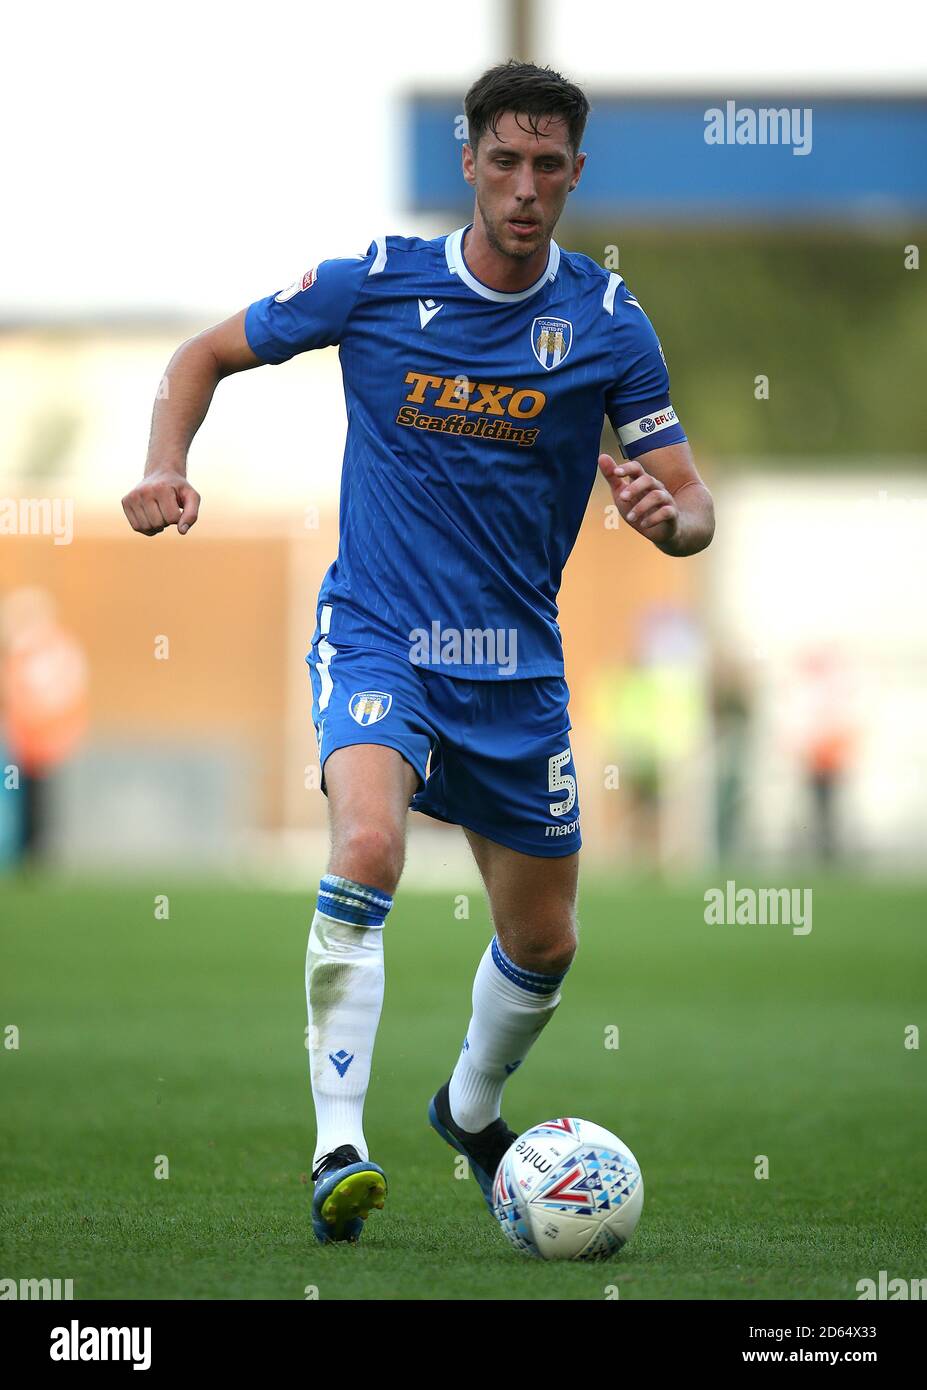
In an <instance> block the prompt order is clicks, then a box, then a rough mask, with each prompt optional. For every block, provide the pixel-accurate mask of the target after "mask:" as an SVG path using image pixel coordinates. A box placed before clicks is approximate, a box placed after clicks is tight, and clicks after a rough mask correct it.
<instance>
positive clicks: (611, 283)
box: [602, 270, 624, 314]
mask: <svg viewBox="0 0 927 1390" xmlns="http://www.w3.org/2000/svg"><path fill="white" fill-rule="evenodd" d="M623 284H624V280H623V278H622V277H621V276H620V275H618V274H616V273H615V271H614V270H613V271H612V273H611V275H609V277H608V284H607V285H606V287H605V296H604V298H603V300H602V308H603V309H604V310H605V312H606V313H607V314H614V312H615V292H616V291H617V289H618V286H619V285H623Z"/></svg>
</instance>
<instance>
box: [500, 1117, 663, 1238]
mask: <svg viewBox="0 0 927 1390" xmlns="http://www.w3.org/2000/svg"><path fill="white" fill-rule="evenodd" d="M492 1195H493V1212H494V1213H495V1216H496V1219H497V1221H498V1222H499V1225H500V1226H501V1227H502V1229H503V1231H504V1232H505V1234H506V1236H507V1237H508V1239H509V1240H510V1241H511V1243H512V1244H513V1245H514V1246H515V1249H516V1250H520V1251H522V1252H523V1253H524V1254H526V1255H536V1256H538V1257H539V1258H540V1259H542V1260H605V1259H608V1258H609V1256H611V1255H616V1254H617V1253H618V1251H619V1250H620V1249H621V1247H622V1246H623V1245H625V1244H626V1243H627V1241H629V1240H630V1238H631V1236H632V1235H633V1234H634V1230H635V1228H636V1226H637V1223H638V1221H639V1220H640V1214H641V1208H642V1207H643V1205H644V1179H643V1177H642V1176H641V1170H640V1165H639V1164H638V1162H637V1159H636V1158H635V1157H634V1155H633V1154H632V1152H631V1150H630V1149H629V1148H628V1147H627V1145H626V1144H624V1143H622V1141H621V1140H620V1139H619V1138H618V1136H617V1135H615V1134H611V1133H609V1131H608V1130H607V1129H603V1128H602V1126H601V1125H596V1124H592V1123H591V1122H590V1121H589V1120H576V1119H562V1120H548V1121H546V1122H545V1123H544V1124H540V1125H534V1126H533V1127H532V1128H531V1129H528V1130H526V1131H525V1133H524V1134H522V1135H520V1136H519V1137H518V1139H516V1140H515V1142H514V1144H512V1146H511V1148H509V1150H508V1151H507V1153H506V1154H505V1157H504V1158H503V1159H502V1162H501V1163H500V1164H499V1167H498V1168H497V1170H496V1177H495V1182H494V1183H493V1194H492Z"/></svg>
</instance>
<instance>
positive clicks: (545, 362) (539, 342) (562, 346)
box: [531, 318, 573, 372]
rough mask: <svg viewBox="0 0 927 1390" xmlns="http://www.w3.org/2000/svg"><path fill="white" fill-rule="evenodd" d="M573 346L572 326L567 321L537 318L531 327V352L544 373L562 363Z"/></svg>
mask: <svg viewBox="0 0 927 1390" xmlns="http://www.w3.org/2000/svg"><path fill="white" fill-rule="evenodd" d="M572 346H573V325H572V324H571V323H570V321H569V319H551V318H537V319H535V320H534V323H533V324H532V325H531V351H532V352H533V353H534V355H535V357H536V358H537V359H538V361H539V362H540V364H541V366H542V367H543V368H544V370H545V371H546V372H552V371H553V369H554V367H559V366H560V363H561V362H562V361H564V359H565V358H566V356H567V353H568V352H569V351H570V348H571V347H572Z"/></svg>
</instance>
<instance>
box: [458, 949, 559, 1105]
mask: <svg viewBox="0 0 927 1390" xmlns="http://www.w3.org/2000/svg"><path fill="white" fill-rule="evenodd" d="M565 973H566V972H564V974H565ZM562 980H563V975H562V974H561V975H541V974H538V973H537V972H536V971H533V970H524V969H522V967H521V966H520V965H516V964H515V962H514V961H513V960H510V959H509V957H508V956H507V955H506V954H505V952H504V951H503V949H502V947H501V946H500V945H499V942H498V939H497V938H496V937H493V939H492V941H491V942H490V944H489V945H488V946H487V947H486V951H485V952H484V954H483V958H482V960H481V961H480V963H479V966H478V967H477V972H476V978H475V979H474V981H473V1017H472V1018H471V1019H470V1026H469V1028H468V1029H467V1036H466V1037H465V1038H464V1044H463V1047H462V1049H461V1053H460V1057H459V1058H458V1061H457V1065H456V1067H455V1068H454V1074H453V1076H452V1077H451V1086H450V1093H449V1100H450V1106H451V1115H452V1116H453V1117H454V1120H455V1122H456V1123H457V1124H458V1125H459V1126H460V1128H461V1129H465V1130H468V1131H469V1132H471V1133H476V1132H478V1131H479V1130H481V1129H485V1128H486V1126H487V1125H488V1124H491V1123H492V1121H493V1120H496V1119H498V1118H499V1113H500V1109H501V1106H502V1088H503V1087H504V1086H505V1083H506V1081H507V1080H508V1079H509V1077H510V1076H511V1074H512V1072H513V1071H515V1069H516V1068H517V1067H519V1066H520V1065H521V1063H522V1062H523V1061H524V1059H525V1057H526V1055H527V1053H528V1049H529V1048H530V1047H531V1045H532V1043H533V1042H534V1041H535V1039H536V1038H537V1037H538V1036H539V1035H540V1034H541V1032H542V1031H543V1029H544V1027H545V1025H546V1024H547V1023H548V1022H549V1020H550V1019H551V1018H552V1016H553V1012H554V1009H556V1007H557V1005H558V1004H559V1003H560V984H561V982H562Z"/></svg>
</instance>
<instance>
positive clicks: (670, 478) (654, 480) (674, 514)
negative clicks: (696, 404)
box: [599, 441, 715, 555]
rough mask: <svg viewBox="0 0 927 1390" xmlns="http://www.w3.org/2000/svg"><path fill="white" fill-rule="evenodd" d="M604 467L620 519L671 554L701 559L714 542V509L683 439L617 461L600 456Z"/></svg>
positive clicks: (603, 470)
mask: <svg viewBox="0 0 927 1390" xmlns="http://www.w3.org/2000/svg"><path fill="white" fill-rule="evenodd" d="M599 468H600V470H601V472H602V475H603V477H604V478H605V479H606V481H607V483H608V485H609V487H610V488H611V490H612V496H613V497H614V499H615V505H616V506H617V508H618V511H619V513H620V515H621V516H622V517H623V518H624V520H625V521H626V522H627V523H628V525H629V526H631V527H633V529H634V530H635V531H638V532H640V534H641V535H642V536H646V537H647V539H648V540H649V541H653V543H654V545H655V546H656V547H657V549H658V550H662V551H663V552H664V554H666V555H697V554H698V552H699V551H700V550H704V549H705V547H706V546H707V545H710V544H711V538H712V536H713V535H714V533H715V509H714V503H713V502H712V498H711V493H710V492H709V491H708V489H707V487H706V486H705V484H704V483H703V482H702V480H701V478H700V477H699V475H698V471H697V469H696V467H695V461H694V459H693V458H692V450H691V449H690V448H689V445H688V444H687V443H686V442H685V441H683V442H682V443H680V444H667V445H666V446H665V447H664V448H662V449H650V450H649V451H648V452H647V453H645V454H638V456H637V458H633V459H620V460H618V461H616V460H615V459H613V458H612V456H611V454H600V455H599Z"/></svg>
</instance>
